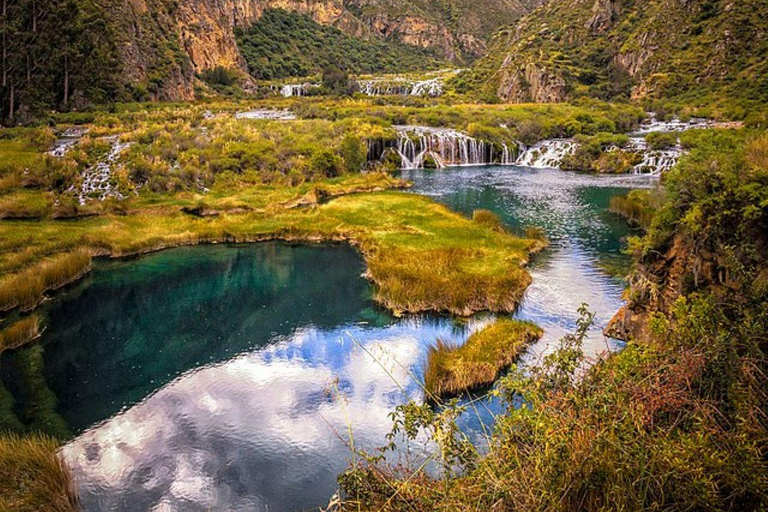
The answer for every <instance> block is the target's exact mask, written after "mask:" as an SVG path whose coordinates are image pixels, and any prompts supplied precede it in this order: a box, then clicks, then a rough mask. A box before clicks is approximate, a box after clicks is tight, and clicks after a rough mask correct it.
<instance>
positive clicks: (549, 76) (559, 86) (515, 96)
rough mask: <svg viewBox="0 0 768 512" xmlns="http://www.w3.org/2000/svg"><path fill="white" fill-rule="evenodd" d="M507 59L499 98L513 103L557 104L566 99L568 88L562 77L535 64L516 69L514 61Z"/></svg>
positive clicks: (530, 63) (503, 69) (503, 67)
mask: <svg viewBox="0 0 768 512" xmlns="http://www.w3.org/2000/svg"><path fill="white" fill-rule="evenodd" d="M507 59H508V60H507V61H506V62H505V64H504V65H502V78H501V83H500V85H499V89H498V92H497V94H498V96H499V98H501V99H502V100H504V101H508V102H511V103H525V102H535V103H556V102H560V101H564V100H565V99H566V97H567V94H568V87H567V84H566V82H565V80H564V79H563V78H562V77H561V76H559V75H558V74H556V73H554V72H551V71H549V70H547V69H546V68H544V67H542V66H539V65H537V64H535V63H533V62H529V63H528V64H525V65H523V66H521V67H517V68H515V67H514V65H515V63H514V59H512V58H510V57H508V58H507Z"/></svg>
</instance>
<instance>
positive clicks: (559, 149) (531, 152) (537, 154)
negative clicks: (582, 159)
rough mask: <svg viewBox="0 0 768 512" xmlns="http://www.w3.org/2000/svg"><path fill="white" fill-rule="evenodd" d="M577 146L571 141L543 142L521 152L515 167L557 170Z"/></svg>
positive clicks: (553, 140) (554, 140) (555, 140)
mask: <svg viewBox="0 0 768 512" xmlns="http://www.w3.org/2000/svg"><path fill="white" fill-rule="evenodd" d="M577 146H578V144H577V143H576V142H574V141H573V140H571V139H552V140H543V141H541V142H537V143H536V144H534V145H533V146H531V147H529V148H525V149H524V150H523V151H521V153H520V156H519V157H518V158H517V160H516V161H515V165H519V166H522V167H536V168H551V169H559V168H560V163H561V162H562V161H563V158H565V157H566V156H567V155H570V154H571V153H573V152H574V151H576V147H577Z"/></svg>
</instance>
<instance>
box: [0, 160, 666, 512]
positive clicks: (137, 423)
mask: <svg viewBox="0 0 768 512" xmlns="http://www.w3.org/2000/svg"><path fill="white" fill-rule="evenodd" d="M405 177H407V178H409V179H412V180H413V181H414V182H415V187H414V190H415V191H416V192H418V193H423V194H426V195H429V196H432V197H434V198H436V199H437V200H439V201H442V202H445V203H446V204H448V205H450V206H451V207H452V208H455V209H457V210H459V211H462V212H464V213H467V214H470V213H471V212H472V210H474V209H477V208H487V209H490V210H492V211H495V212H496V213H498V214H499V215H500V216H501V218H502V220H503V221H504V222H505V223H506V224H507V225H509V226H511V227H512V228H513V229H518V230H520V229H522V228H523V227H525V226H527V225H536V226H540V227H542V228H544V229H545V231H546V232H547V234H548V236H549V237H550V240H551V242H552V246H551V247H550V249H548V250H547V251H545V252H544V253H543V254H541V255H539V256H538V257H536V259H535V260H534V262H533V263H532V265H531V272H532V274H533V278H534V280H533V284H532V286H531V287H530V288H529V289H528V291H527V293H526V295H525V299H524V301H523V303H522V305H521V307H520V310H519V311H518V312H517V315H518V316H520V317H523V318H528V319H531V320H533V321H535V322H536V323H538V324H540V325H541V326H542V327H544V328H545V331H546V335H545V338H544V340H543V341H542V342H540V343H539V344H538V345H537V346H536V347H534V350H532V351H531V353H530V354H529V355H528V357H537V356H538V355H540V354H541V353H542V352H544V351H546V349H547V348H548V347H550V346H552V343H553V342H554V341H556V340H557V339H558V338H559V337H560V336H561V335H562V334H563V333H565V332H568V331H570V330H571V329H572V328H573V324H574V320H575V318H576V313H575V312H576V309H577V308H578V306H579V305H580V304H581V303H582V302H588V303H589V304H590V307H591V308H592V309H593V310H595V311H596V312H597V321H598V327H602V325H604V323H605V322H606V321H607V320H608V318H610V316H611V315H612V314H613V313H614V312H615V310H616V309H618V307H619V305H620V302H621V299H620V296H621V291H622V287H623V285H622V283H621V280H620V279H618V278H616V277H614V276H612V275H611V274H610V273H609V272H607V271H606V270H605V269H606V268H607V267H611V268H613V267H615V266H616V262H619V263H624V262H626V258H625V257H623V256H622V255H621V254H620V248H621V238H622V237H624V236H626V235H627V234H628V231H627V228H626V226H625V225H624V224H623V223H622V222H621V221H620V220H618V219H616V218H614V217H613V216H611V215H609V214H607V213H606V212H605V208H606V207H607V205H608V202H609V200H610V198H611V197H612V196H613V195H615V194H617V193H621V192H624V191H625V190H627V189H628V188H632V187H637V186H650V184H651V182H649V181H648V180H644V181H639V180H637V179H624V178H612V177H593V176H583V175H576V174H569V173H563V172H560V171H549V170H544V169H537V170H527V169H520V168H509V167H503V168H489V167H485V168H474V169H473V168H461V169H455V170H449V171H437V172H428V171H412V172H409V173H407V174H406V176H405ZM362 272H363V262H362V260H361V258H360V257H359V255H358V254H357V253H356V252H355V251H353V250H352V249H350V248H349V247H346V246H317V247H303V246H288V245H285V244H278V243H265V244H255V245H250V246H239V247H222V246H218V247H195V248H183V249H175V250H170V251H166V252H162V253H158V254H153V255H150V256H146V257H142V258H139V259H136V260H133V261H122V262H110V263H100V264H99V265H97V268H96V270H95V271H94V272H93V273H92V274H91V275H90V276H89V277H88V278H87V279H86V280H85V281H83V282H81V283H80V284H78V285H77V286H75V287H73V288H72V289H70V290H68V291H67V292H66V293H64V294H62V295H61V296H60V297H59V298H57V299H56V300H54V301H51V303H49V304H48V305H47V306H46V315H47V317H48V318H49V325H50V326H49V328H48V330H47V331H46V332H45V335H44V337H43V340H42V343H41V344H37V345H34V346H32V347H27V348H24V349H21V350H17V351H13V352H11V353H6V354H4V355H3V358H2V361H0V378H1V382H2V384H3V385H4V387H5V388H6V391H4V390H3V389H2V387H0V394H2V396H0V398H2V399H3V403H10V402H9V400H11V401H12V402H14V405H13V411H12V415H10V416H9V418H10V417H11V416H12V420H13V421H11V420H9V421H8V424H10V425H11V426H12V427H13V426H14V425H15V426H16V428H18V426H19V425H20V424H23V425H24V426H25V427H26V428H39V429H42V430H45V431H49V432H52V433H55V434H57V435H59V436H62V437H65V438H66V437H68V436H70V435H72V434H74V435H77V437H75V438H74V439H72V440H71V442H70V443H69V444H68V445H67V446H66V447H65V448H64V449H63V455H64V457H65V458H66V459H67V461H68V462H70V463H71V465H72V466H73V468H74V470H75V475H76V479H77V483H78V485H79V488H80V495H81V498H82V501H83V505H84V508H85V509H86V510H99V511H100V510H142V511H143V510H157V511H160V510H185V511H186V510H192V511H194V510H267V509H268V510H270V511H280V510H285V511H291V510H299V509H304V508H310V507H317V506H320V505H323V504H325V503H327V500H328V498H329V496H330V495H331V494H332V493H333V491H334V490H335V478H336V475H337V474H338V472H339V471H341V470H342V469H344V468H345V467H346V463H347V459H348V457H349V456H350V451H349V450H348V447H347V446H346V444H345V443H346V442H347V441H348V439H349V438H348V431H349V427H351V428H352V430H353V432H354V436H355V443H356V445H357V446H358V447H361V446H363V447H368V448H371V447H375V446H378V445H380V444H382V443H383V440H384V434H385V433H386V432H387V431H388V430H389V428H390V424H391V423H390V420H389V418H388V414H389V412H390V411H391V410H392V409H393V408H394V407H395V406H396V405H397V404H400V403H403V402H405V401H406V400H408V399H409V398H415V399H419V397H420V396H421V394H420V388H419V386H418V384H417V383H416V382H415V381H414V379H413V378H412V377H413V376H414V375H415V376H418V375H421V373H422V367H421V365H423V363H424V359H425V355H426V352H427V349H428V347H429V346H430V345H431V344H433V343H434V342H435V340H436V339H437V338H441V339H444V340H452V341H455V342H461V341H463V340H464V339H466V337H467V336H468V335H469V333H470V332H471V331H472V330H474V329H476V328H477V327H478V326H480V325H482V324H483V322H485V321H487V318H486V317H483V316H480V317H478V318H477V319H474V320H472V321H470V322H468V323H458V322H455V321H451V320H450V319H447V318H444V317H424V318H409V319H401V320H396V319H394V318H392V317H391V316H390V315H388V314H386V313H385V312H383V311H381V310H379V309H377V308H376V307H375V306H374V304H373V303H372V301H371V299H370V297H371V290H370V287H369V285H368V283H367V282H366V281H365V280H364V279H363V278H362V277H361V273H362ZM590 334H591V338H590V342H589V343H590V344H589V346H588V347H587V348H588V350H590V351H591V352H592V353H595V352H599V351H602V350H605V348H606V347H607V346H610V340H605V339H603V337H602V335H601V334H600V331H599V329H597V328H596V329H595V330H593V332H592V333H590ZM363 347H364V349H363ZM8 397H10V399H9V398H8ZM498 410H499V404H497V403H495V402H493V401H490V400H488V401H485V402H480V403H478V404H477V409H474V410H472V411H471V412H470V414H467V415H465V416H464V417H463V418H462V423H463V426H464V427H465V428H466V429H467V430H468V431H470V432H473V433H474V434H475V435H479V433H481V432H482V429H483V422H485V423H488V422H489V421H490V419H491V418H492V415H493V413H494V412H498ZM3 418H4V416H3V415H2V414H0V425H1V424H3V421H4V420H3Z"/></svg>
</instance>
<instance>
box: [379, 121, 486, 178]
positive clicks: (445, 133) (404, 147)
mask: <svg viewBox="0 0 768 512" xmlns="http://www.w3.org/2000/svg"><path fill="white" fill-rule="evenodd" d="M394 128H395V130H397V134H398V140H397V152H398V154H399V155H400V159H401V168H402V169H423V168H424V161H425V159H426V158H427V157H432V159H433V160H434V162H435V164H436V165H437V167H438V168H443V167H447V166H455V165H486V164H488V163H490V162H489V161H488V157H487V154H488V149H489V147H488V144H487V143H486V142H485V141H482V140H478V139H475V138H473V137H470V136H469V135H467V134H466V133H462V132H460V131H457V130H453V129H451V128H432V127H429V126H414V125H406V126H395V127H394Z"/></svg>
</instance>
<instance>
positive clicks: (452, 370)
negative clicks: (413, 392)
mask: <svg viewBox="0 0 768 512" xmlns="http://www.w3.org/2000/svg"><path fill="white" fill-rule="evenodd" d="M542 334H543V331H542V330H541V329H540V328H539V327H537V326H536V325H534V324H532V323H530V322H521V321H519V320H512V319H509V318H499V319H497V320H495V321H494V322H493V323H492V324H490V325H488V326H486V327H484V328H482V329H480V330H479V331H477V332H475V333H473V334H472V335H471V336H470V337H469V339H467V341H466V343H464V344H463V345H459V346H452V345H448V344H446V343H444V342H443V341H442V340H438V341H437V345H436V346H434V347H430V349H429V356H428V359H427V369H426V372H425V376H424V387H425V388H426V391H427V394H428V396H430V397H433V398H442V397H447V396H455V395H458V394H461V393H465V392H467V391H471V390H473V389H478V388H482V387H485V386H488V385H490V384H492V383H493V382H494V381H495V380H496V379H497V378H498V376H499V374H500V373H501V372H502V371H503V370H504V369H505V368H508V367H509V366H510V365H511V364H512V363H513V362H514V361H515V359H517V357H518V356H519V355H520V354H521V353H522V352H523V350H525V348H526V347H527V346H528V345H529V344H530V343H532V342H534V341H536V340H538V339H539V338H541V336H542Z"/></svg>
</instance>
